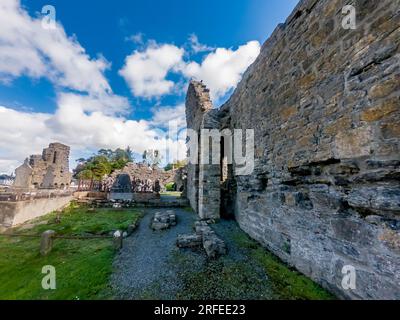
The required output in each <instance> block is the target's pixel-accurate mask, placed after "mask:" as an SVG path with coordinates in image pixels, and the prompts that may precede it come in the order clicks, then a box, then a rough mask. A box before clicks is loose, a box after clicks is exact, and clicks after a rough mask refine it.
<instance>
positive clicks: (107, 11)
mask: <svg viewBox="0 0 400 320" xmlns="http://www.w3.org/2000/svg"><path fill="white" fill-rule="evenodd" d="M297 2H298V1H297V0H283V1H282V0H280V1H279V0H251V1H250V0H246V1H244V0H243V1H232V0H230V1H228V0H219V1H218V0H217V1H216V0H214V1H208V0H202V1H195V0H191V1H181V0H171V1H165V0H157V1H156V0H152V1H151V0H150V1H125V0H114V1H89V0H87V1H83V0H80V1H77V0H69V1H61V0H53V1H48V0H46V1H39V0H22V1H21V2H20V1H18V0H2V1H1V4H0V14H1V16H2V17H4V16H6V17H7V19H2V21H0V29H1V30H2V31H0V120H1V123H3V124H4V123H5V122H8V123H9V124H7V125H3V130H2V131H4V135H3V132H1V131H0V134H2V135H3V137H5V138H4V139H3V142H0V172H7V173H10V170H12V168H13V167H15V166H16V165H17V164H18V163H20V162H22V161H23V159H24V157H26V156H28V154H30V153H38V152H39V153H40V151H41V149H42V148H43V147H45V146H46V145H47V144H48V143H50V142H52V141H54V140H57V141H59V142H63V143H66V144H69V145H71V147H72V159H75V158H78V157H80V156H86V155H90V154H91V153H92V152H94V151H95V150H96V149H97V148H101V147H111V148H114V147H117V146H120V147H126V145H128V144H129V145H131V147H133V148H134V149H135V150H137V152H138V153H140V152H142V150H143V148H146V147H154V148H162V147H160V145H159V144H158V143H155V144H154V145H153V143H152V142H151V139H153V138H154V136H155V135H157V132H159V130H158V129H159V128H161V129H165V125H166V123H167V122H168V121H169V120H172V119H173V118H177V119H178V120H177V122H178V124H177V125H178V126H179V127H182V125H183V103H184V97H185V93H186V92H185V91H186V86H187V83H188V80H189V79H190V78H192V77H194V78H198V79H203V80H205V83H206V84H207V85H208V86H209V87H210V89H211V92H212V97H213V100H214V102H215V104H216V105H217V106H218V105H220V104H221V103H222V102H223V101H224V100H226V99H227V97H229V95H230V94H231V92H232V90H233V88H234V87H235V86H236V84H237V82H238V81H239V80H240V77H241V75H242V74H243V72H244V71H245V69H246V68H247V67H248V65H249V64H251V63H252V62H253V61H254V59H255V58H256V56H257V54H258V52H259V49H260V45H261V44H262V43H263V42H264V41H265V40H266V39H267V38H268V36H269V35H270V34H271V33H272V31H273V30H274V29H275V27H276V25H277V24H278V23H280V22H284V21H285V19H286V17H287V16H288V15H289V14H290V12H291V11H292V10H293V8H294V7H295V5H296V4H297ZM48 4H50V5H52V6H54V8H55V9H56V19H57V26H56V28H57V30H47V29H43V27H42V28H41V25H40V23H41V19H42V17H43V16H42V14H41V10H42V7H43V6H44V5H48ZM2 11H3V12H2ZM3 24H4V25H3ZM1 52H3V53H1ZM14 122H15V123H14ZM11 123H12V125H13V126H12V127H11ZM0 130H1V129H0ZM60 140H61V141H60ZM80 140H82V141H80ZM161 140H162V139H161ZM159 141H160V139H159ZM176 142H177V141H176ZM174 143H175V142H172V144H174ZM174 148H175V149H176V148H179V147H178V145H174ZM175 149H174V150H175ZM178 153H179V152H178V151H176V154H178ZM181 153H182V152H181ZM177 157H178V155H177Z"/></svg>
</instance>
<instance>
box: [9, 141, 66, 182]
mask: <svg viewBox="0 0 400 320" xmlns="http://www.w3.org/2000/svg"><path fill="white" fill-rule="evenodd" d="M69 153H70V147H68V146H66V145H63V144H61V143H51V144H50V145H49V147H48V148H45V149H43V152H42V154H41V155H31V156H30V157H29V158H27V159H26V160H25V162H24V164H23V165H21V166H20V167H18V168H17V169H16V170H15V173H16V177H15V181H14V187H18V188H55V189H58V188H61V189H63V188H65V187H68V186H69V185H70V183H71V179H72V174H71V173H70V172H69Z"/></svg>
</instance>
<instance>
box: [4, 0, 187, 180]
mask: <svg viewBox="0 0 400 320" xmlns="http://www.w3.org/2000/svg"><path fill="white" fill-rule="evenodd" d="M0 15H1V16H2V19H1V20H0V81H7V82H9V81H12V80H13V79H15V78H17V77H20V76H22V75H26V76H29V77H33V78H39V77H46V78H48V79H50V80H51V81H52V82H53V83H54V85H55V86H56V88H57V91H58V96H57V109H56V111H55V113H54V114H53V113H38V112H23V111H17V110H14V109H12V108H7V107H5V106H0V123H1V126H0V137H1V139H0V158H1V160H0V173H1V172H6V173H10V172H11V171H12V170H13V169H15V167H16V166H17V165H18V164H20V163H22V162H23V160H24V159H25V158H26V157H27V156H29V155H30V154H36V153H40V152H41V150H42V149H43V148H44V147H46V146H47V145H48V144H49V142H52V141H59V142H62V143H65V144H68V145H70V146H71V147H72V150H73V153H74V154H75V155H77V156H79V155H80V154H85V153H90V152H91V151H95V150H97V149H99V148H117V147H126V146H128V145H129V146H130V147H131V148H133V149H134V150H135V151H136V152H143V151H144V150H145V149H147V148H152V149H159V150H160V151H165V150H166V149H167V147H168V148H169V149H170V154H172V155H179V154H180V155H181V156H180V157H184V153H185V145H184V141H173V140H171V139H167V138H166V136H165V133H164V132H162V131H160V130H156V129H155V128H154V125H153V124H152V123H151V122H150V121H144V120H140V121H135V120H129V119H126V118H125V117H124V112H126V111H128V108H129V102H128V100H127V99H126V98H124V97H120V96H117V95H114V94H113V92H112V90H111V87H110V85H109V83H108V81H107V80H106V78H105V76H104V71H105V70H106V68H108V67H109V63H108V62H107V61H106V60H105V59H104V58H98V59H97V60H94V59H91V58H90V57H89V56H88V55H87V54H86V53H85V50H84V49H83V48H82V47H81V45H80V44H79V43H78V42H77V40H76V39H75V38H71V37H68V36H67V35H66V33H65V31H64V29H63V27H62V26H61V25H59V24H58V25H57V29H56V30H46V29H42V27H41V21H40V19H34V18H31V17H30V16H29V15H28V14H27V12H26V11H24V10H23V9H22V8H21V6H20V3H19V1H17V0H1V3H0ZM171 49H172V50H171ZM173 51H174V48H173V46H164V47H163V48H161V53H162V54H161V55H160V58H159V59H158V63H159V64H160V65H161V66H164V67H165V66H168V65H173V64H174V63H175V62H174V61H175V60H174V59H173V58H172V62H170V61H169V60H168V57H167V56H168V53H170V52H173ZM178 51H180V49H178ZM154 54H155V55H157V54H156V53H154ZM150 56H151V57H153V54H150ZM147 67H149V66H147ZM167 69H168V67H167ZM155 73H156V72H155ZM71 89H72V90H76V91H79V93H78V92H74V93H71V92H67V91H69V90H71ZM166 160H167V159H166Z"/></svg>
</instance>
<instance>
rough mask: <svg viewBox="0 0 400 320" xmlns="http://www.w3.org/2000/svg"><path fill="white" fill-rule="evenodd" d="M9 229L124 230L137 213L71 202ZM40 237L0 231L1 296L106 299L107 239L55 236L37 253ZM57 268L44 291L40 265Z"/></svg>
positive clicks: (109, 250) (91, 232) (31, 231)
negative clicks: (59, 211) (53, 281)
mask: <svg viewBox="0 0 400 320" xmlns="http://www.w3.org/2000/svg"><path fill="white" fill-rule="evenodd" d="M59 217H60V219H59V218H57V215H56V214H55V213H52V214H49V215H47V216H44V217H42V218H40V219H37V220H35V221H34V222H30V223H29V224H25V225H23V226H21V227H19V228H15V229H14V230H12V232H13V233H15V234H29V235H40V234H41V233H42V232H44V231H46V230H54V231H56V233H57V235H63V236H90V235H106V234H109V233H110V232H111V231H113V230H117V229H118V230H126V229H127V228H128V226H129V225H130V224H132V223H134V222H136V221H138V220H139V219H140V218H141V213H140V212H138V211H137V210H124V211H116V210H112V209H97V210H95V211H94V212H91V211H90V210H88V209H87V208H85V207H79V206H77V205H71V206H70V207H68V208H67V209H65V210H64V211H63V213H62V214H61V215H59ZM39 246H40V238H24V237H12V238H10V237H4V236H0V300H2V299H6V300H14V299H18V300H20V299H22V300H27V299H29V300H30V299H34V300H36V299H41V300H47V299H49V300H54V299H67V300H73V299H76V300H78V299H82V300H87V299H105V298H108V297H109V289H108V282H109V276H110V274H111V272H112V260H113V258H114V255H115V249H114V247H113V242H112V239H109V238H106V239H99V238H96V239H89V240H87V239H85V240H70V239H56V240H55V243H54V248H53V250H52V252H51V253H50V254H49V255H48V256H46V257H42V256H41V255H40V253H39ZM46 265H51V266H54V267H55V268H56V283H57V288H56V290H44V289H43V288H42V285H41V282H42V279H43V277H44V276H45V274H42V273H41V272H42V268H43V266H46Z"/></svg>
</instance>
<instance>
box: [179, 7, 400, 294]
mask: <svg viewBox="0 0 400 320" xmlns="http://www.w3.org/2000/svg"><path fill="white" fill-rule="evenodd" d="M347 4H351V5H354V6H355V8H356V12H357V29H356V30H345V29H343V28H342V19H343V14H342V8H343V6H345V5H347ZM399 8H400V1H399V0H382V1H374V0H359V1H345V0H319V1H318V0H305V1H301V2H300V3H299V5H298V6H297V7H296V9H295V10H294V12H293V13H292V14H291V15H290V16H289V18H288V19H287V21H286V23H284V24H281V25H279V26H278V27H277V29H276V30H275V31H274V33H273V34H272V36H271V37H270V38H269V39H268V40H267V41H266V42H265V44H264V45H263V48H262V51H261V54H260V56H259V57H258V58H257V60H256V61H255V63H254V64H253V65H252V66H251V67H250V68H249V69H248V70H247V72H246V73H245V75H244V77H243V80H242V81H241V83H240V84H239V85H238V87H237V89H236V90H235V92H234V93H233V95H232V97H231V98H230V99H229V101H228V102H227V103H225V104H224V105H223V106H222V107H221V108H220V109H219V110H218V111H216V110H214V109H212V105H211V102H210V101H209V97H208V93H207V90H206V89H205V87H204V86H203V85H202V84H201V83H197V82H192V83H191V85H190V87H189V91H188V96H187V104H186V106H187V118H188V127H189V128H193V129H199V128H201V127H204V124H205V123H207V122H209V121H208V119H210V118H211V119H213V121H212V123H213V127H219V128H220V129H224V128H231V129H233V128H236V129H254V130H255V146H256V150H255V155H256V159H255V170H254V172H253V174H252V175H249V176H236V177H235V176H234V175H232V174H231V172H232V170H228V179H227V180H226V181H225V182H224V183H222V184H221V182H220V183H219V184H220V188H221V189H220V190H223V191H224V192H216V191H215V188H216V182H215V179H214V176H217V175H216V174H215V173H216V171H217V170H216V169H215V170H213V172H211V173H208V171H207V168H205V167H204V166H203V167H202V166H196V165H191V166H190V167H189V168H188V197H189V199H190V201H191V204H192V207H193V208H194V209H195V210H197V211H199V208H202V209H201V210H203V211H201V210H200V211H199V214H200V216H201V217H204V216H207V214H211V215H212V216H218V215H219V213H216V212H215V210H216V209H215V208H216V206H217V204H222V206H221V207H222V211H228V213H229V210H231V211H232V214H234V215H235V217H236V219H237V221H238V223H239V224H240V226H241V228H242V229H243V230H244V231H246V232H247V233H248V234H249V235H250V236H251V237H253V238H254V239H256V240H258V241H259V242H261V243H263V244H264V245H265V246H266V247H268V248H269V249H270V250H271V251H272V252H274V253H275V254H276V255H278V256H279V257H280V258H282V259H283V260H284V261H286V262H287V263H289V264H290V265H293V266H294V267H296V268H297V269H298V270H299V271H301V272H302V273H304V274H306V275H308V276H310V277H311V278H312V279H314V280H315V281H317V282H318V283H320V284H321V285H323V286H324V287H325V288H327V289H329V290H330V291H332V292H334V293H335V294H337V295H338V296H340V297H343V298H350V299H358V298H363V299H378V298H388V299H400V271H399V270H400V183H399V181H400V170H399V168H400V143H399V141H400V140H399V138H400V112H399V108H400V53H399V45H400V9H399ZM207 97H208V98H207ZM216 120H218V124H217V125H215V121H216ZM200 152H201V150H200ZM220 169H221V168H218V170H220ZM208 176H210V177H211V178H210V179H209V178H207V177H208ZM204 177H206V178H204ZM218 180H221V179H220V176H218ZM209 185H210V188H211V190H212V191H211V192H208V193H207V194H206V193H205V192H204V190H208V186H209ZM205 195H206V196H205ZM199 202H200V204H199ZM201 203H203V204H201ZM210 203H212V204H215V205H212V206H210ZM222 211H221V212H222ZM345 265H352V266H354V267H355V269H356V272H357V273H356V275H357V277H356V281H357V282H356V290H344V289H343V288H342V285H341V282H342V279H343V274H342V268H343V266H345Z"/></svg>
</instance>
